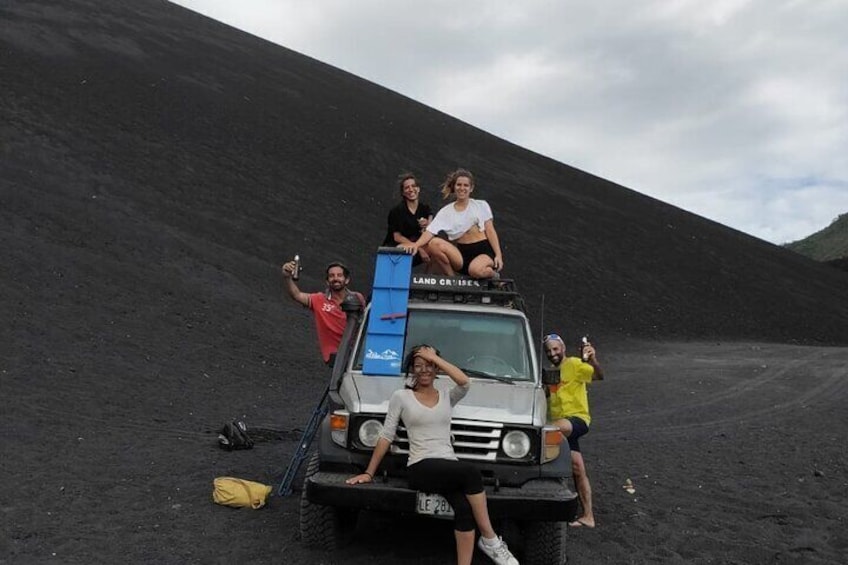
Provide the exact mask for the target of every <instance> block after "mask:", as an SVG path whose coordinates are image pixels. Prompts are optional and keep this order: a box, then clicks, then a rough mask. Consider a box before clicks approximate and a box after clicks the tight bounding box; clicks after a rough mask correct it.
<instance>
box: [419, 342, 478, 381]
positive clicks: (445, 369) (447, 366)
mask: <svg viewBox="0 0 848 565" xmlns="http://www.w3.org/2000/svg"><path fill="white" fill-rule="evenodd" d="M415 356H416V357H420V358H421V359H424V360H425V361H429V362H430V363H433V364H434V365H435V366H436V368H437V369H438V370H439V371H441V372H442V373H444V374H446V375H447V376H449V377H450V378H451V380H452V381H453V382H455V383H456V384H457V385H458V386H467V385H468V383H470V382H471V379H469V378H468V375H466V374H465V372H463V370H462V369H460V368H459V367H457V366H456V365H454V364H453V363H451V362H450V361H448V360H447V359H442V358H441V357H439V355H438V354H437V353H436V350H435V349H433V348H432V347H427V346H425V347H422V348H420V349H419V350H418V351H417V352H416V355H415Z"/></svg>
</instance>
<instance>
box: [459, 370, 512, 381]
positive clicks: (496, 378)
mask: <svg viewBox="0 0 848 565" xmlns="http://www.w3.org/2000/svg"><path fill="white" fill-rule="evenodd" d="M460 370H461V371H462V372H463V373H465V374H468V375H471V376H473V377H483V378H484V379H492V380H493V381H498V382H501V383H506V384H510V385H514V384H515V380H514V379H510V378H509V377H502V376H500V375H494V374H492V373H487V372H486V371H479V370H477V369H466V368H464V367H460Z"/></svg>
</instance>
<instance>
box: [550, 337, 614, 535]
mask: <svg viewBox="0 0 848 565" xmlns="http://www.w3.org/2000/svg"><path fill="white" fill-rule="evenodd" d="M543 341H544V347H545V355H547V357H548V361H550V362H551V364H552V365H553V366H554V367H559V371H560V382H559V384H558V385H553V386H551V387H550V396H549V398H548V419H549V420H550V421H551V422H552V423H553V424H554V425H556V426H559V429H560V431H562V435H564V436H565V437H566V439H567V440H568V446H569V447H570V448H571V470H572V474H573V475H574V485H575V487H576V488H577V494H578V495H579V496H580V504H581V505H582V506H583V513H582V514H581V515H580V516H578V518H577V519H576V520H575V521H574V522H571V523H570V524H569V526H572V527H575V528H577V527H585V528H594V527H595V514H594V513H593V512H592V486H591V485H590V484H589V476H588V475H587V474H586V465H585V463H584V461H583V454H581V453H580V443H579V442H578V439H579V438H580V436H582V435H585V434H587V433H589V423H590V422H591V421H592V418H591V416H589V396H588V394H587V391H586V385H587V384H589V383H591V382H592V381H595V380H601V379H603V378H604V371H603V369H601V365H600V364H599V363H598V359H597V357H596V355H595V348H594V347H592V344H591V343H588V342H585V341H584V344H583V347H582V349H581V357H582V358H580V357H566V356H565V342H564V341H563V340H562V338H561V337H560V336H558V335H557V334H548V335H546V336H545V338H544V340H543Z"/></svg>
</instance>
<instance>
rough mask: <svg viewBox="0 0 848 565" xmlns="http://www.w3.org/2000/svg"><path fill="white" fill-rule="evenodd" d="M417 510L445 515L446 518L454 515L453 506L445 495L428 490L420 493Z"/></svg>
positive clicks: (418, 511)
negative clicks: (428, 491)
mask: <svg viewBox="0 0 848 565" xmlns="http://www.w3.org/2000/svg"><path fill="white" fill-rule="evenodd" d="M415 512H416V513H418V514H429V515H430V516H444V517H445V518H452V517H453V508H452V507H451V505H450V502H448V501H447V500H446V499H445V497H444V496H442V495H440V494H430V493H427V492H419V493H418V505H417V506H416V508H415Z"/></svg>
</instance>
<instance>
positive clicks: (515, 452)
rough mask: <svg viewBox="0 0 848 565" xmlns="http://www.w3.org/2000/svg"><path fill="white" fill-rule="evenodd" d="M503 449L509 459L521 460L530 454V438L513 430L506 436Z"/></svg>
mask: <svg viewBox="0 0 848 565" xmlns="http://www.w3.org/2000/svg"><path fill="white" fill-rule="evenodd" d="M502 447H503V450H504V453H506V455H507V457H511V458H513V459H521V458H522V457H526V456H527V454H528V453H530V438H529V437H528V436H527V434H525V433H524V432H520V431H518V430H512V431H511V432H508V433H507V434H506V435H505V436H504V438H503V442H502Z"/></svg>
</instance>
